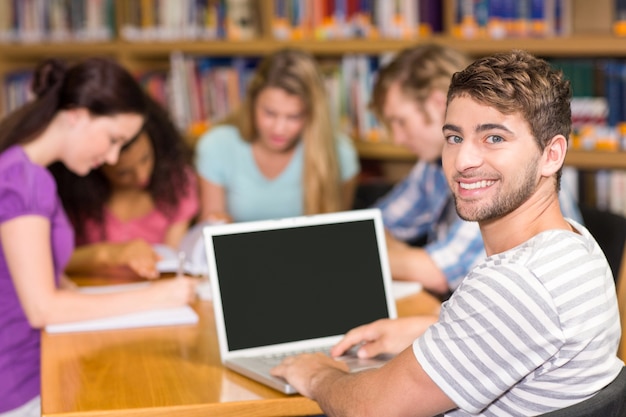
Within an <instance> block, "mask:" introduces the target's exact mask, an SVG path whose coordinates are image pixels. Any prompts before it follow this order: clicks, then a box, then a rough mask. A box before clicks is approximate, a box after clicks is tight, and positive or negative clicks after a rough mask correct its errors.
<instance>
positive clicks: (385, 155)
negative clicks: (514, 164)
mask: <svg viewBox="0 0 626 417" xmlns="http://www.w3.org/2000/svg"><path fill="white" fill-rule="evenodd" d="M355 146H356V149H357V152H358V154H359V157H361V158H362V159H377V160H382V161H415V160H417V158H416V157H415V155H414V154H412V153H411V152H409V151H408V150H406V149H404V148H403V147H400V146H397V145H394V144H392V143H386V142H379V143H369V142H363V141H355ZM565 164H566V165H568V166H573V167H576V168H580V169H590V170H595V169H625V170H626V152H608V151H606V152H604V151H581V150H572V149H570V150H569V151H568V152H567V157H566V158H565Z"/></svg>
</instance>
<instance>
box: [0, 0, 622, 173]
mask: <svg viewBox="0 0 626 417" xmlns="http://www.w3.org/2000/svg"><path fill="white" fill-rule="evenodd" d="M112 1H114V2H115V3H114V4H115V7H116V20H117V22H118V26H119V23H120V21H121V19H122V18H123V17H122V16H121V14H122V12H121V11H122V10H124V7H126V6H127V4H128V2H131V1H137V2H139V0H112ZM570 1H571V2H572V34H571V36H566V37H551V38H509V39H499V40H492V39H471V40H466V39H458V38H456V37H454V36H452V35H451V34H450V29H449V28H450V26H451V22H452V19H453V16H452V15H451V13H452V12H451V10H452V5H453V4H454V0H443V14H444V19H443V20H444V21H443V27H444V31H443V33H441V34H436V35H433V36H431V37H428V38H419V39H415V40H397V39H365V40H364V39H333V40H332V41H328V40H275V39H273V37H272V31H271V25H272V13H273V1H272V0H257V1H256V2H255V3H254V4H255V5H256V7H258V26H259V28H260V29H259V33H258V35H257V36H255V37H254V38H252V39H249V40H187V41H186V40H183V41H178V40H172V41H128V40H125V39H124V38H122V37H121V35H120V33H119V32H117V33H115V35H114V36H113V38H112V39H111V40H107V41H98V42H94V41H91V42H82V41H68V42H61V43H59V42H43V43H41V42H40V43H0V76H3V77H4V76H5V75H6V74H8V73H10V72H13V71H16V70H19V69H32V68H33V66H34V65H35V64H36V63H37V62H39V61H40V60H41V59H42V58H45V57H60V58H64V59H70V60H71V59H76V58H79V57H84V56H89V55H102V56H110V57H113V58H115V59H117V60H118V61H119V62H120V63H122V64H123V65H124V66H126V67H127V68H129V69H130V70H131V71H134V72H140V71H146V70H152V69H162V70H167V69H168V67H169V63H170V61H169V59H170V53H171V52H172V51H180V52H182V53H183V54H188V55H191V56H261V55H264V54H267V53H270V52H272V51H274V50H276V49H279V48H283V47H295V48H301V49H304V50H307V51H309V52H311V53H313V54H314V55H316V56H319V57H341V56H343V55H345V54H371V55H376V54H381V53H385V52H394V51H398V50H400V49H403V48H405V47H408V46H411V45H414V44H416V43H418V42H421V41H434V42H437V43H441V44H444V45H449V46H452V47H455V48H457V49H460V50H462V51H465V52H466V53H468V54H469V55H470V56H474V57H479V56H483V55H487V54H490V53H493V52H498V51H507V50H510V49H512V48H523V49H526V50H528V51H529V52H531V53H533V54H536V55H538V56H542V57H546V58H560V57H565V58H572V57H576V58H578V57H590V58H596V57H597V58H602V57H612V58H626V39H624V38H619V37H616V36H614V35H613V34H612V33H611V24H612V21H613V1H614V0H596V1H593V2H589V1H587V0H570ZM4 89H5V87H4V85H2V86H0V90H2V91H0V92H1V93H2V95H3V96H4V93H5V92H4ZM3 106H4V103H3ZM356 143H357V149H358V151H359V154H360V155H361V157H362V158H364V159H373V160H381V161H387V162H389V163H394V162H405V163H406V162H411V161H414V159H415V158H414V157H413V156H412V155H411V154H409V153H408V152H406V151H405V150H403V149H401V148H398V147H396V146H394V145H392V144H388V143H365V142H361V141H358V140H357V141H356ZM566 162H567V164H568V165H572V166H576V167H580V168H584V169H602V168H611V169H626V152H600V151H570V153H569V155H568V157H567V160H566Z"/></svg>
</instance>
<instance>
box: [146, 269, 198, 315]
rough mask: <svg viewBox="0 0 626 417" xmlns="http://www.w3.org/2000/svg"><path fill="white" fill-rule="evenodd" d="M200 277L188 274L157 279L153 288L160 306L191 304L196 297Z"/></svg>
mask: <svg viewBox="0 0 626 417" xmlns="http://www.w3.org/2000/svg"><path fill="white" fill-rule="evenodd" d="M197 282H198V279H197V278H192V277H189V276H186V275H183V276H181V277H176V278H168V279H162V280H159V281H156V282H154V283H153V284H152V287H151V290H152V292H153V295H154V296H155V297H157V298H156V302H157V304H158V305H159V306H161V307H164V308H167V307H178V306H181V305H184V304H189V303H191V302H192V301H194V300H195V299H196V285H197Z"/></svg>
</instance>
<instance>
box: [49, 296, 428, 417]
mask: <svg viewBox="0 0 626 417" xmlns="http://www.w3.org/2000/svg"><path fill="white" fill-rule="evenodd" d="M397 305H398V314H399V315H400V316H406V315H410V314H419V313H432V312H435V311H437V309H438V307H439V302H438V301H437V300H436V299H435V298H434V297H432V296H431V295H429V294H427V293H424V292H422V293H419V294H415V295H412V296H409V297H406V298H404V299H401V300H399V301H398V302H397ZM193 307H194V309H195V310H196V311H197V313H198V315H199V317H200V321H199V323H198V324H197V325H188V326H169V327H154V328H143V329H126V330H114V331H113V330H112V331H98V332H85V333H65V334H48V333H46V332H42V336H41V350H42V353H41V356H42V363H41V367H42V372H41V377H42V382H41V384H42V393H41V396H42V414H43V416H65V417H67V416H72V417H74V416H89V417H99V416H125V417H133V416H141V417H144V416H173V415H175V416H183V417H193V416H208V415H210V416H222V417H224V416H226V417H228V416H237V417H252V416H259V417H261V416H297V415H311V414H316V413H320V412H321V410H320V408H319V407H318V405H317V403H315V402H314V401H311V400H309V399H307V398H305V397H302V396H300V395H284V394H282V393H279V392H278V391H275V390H273V389H271V388H267V387H265V386H264V385H261V384H259V383H257V382H255V381H252V380H250V379H248V378H246V377H244V376H241V375H239V374H237V373H235V372H232V371H230V370H227V369H226V368H224V367H223V366H222V365H221V363H220V358H219V348H218V344H217V339H216V331H215V323H214V319H213V307H212V304H211V302H209V301H198V302H197V303H195V305H194V306H193Z"/></svg>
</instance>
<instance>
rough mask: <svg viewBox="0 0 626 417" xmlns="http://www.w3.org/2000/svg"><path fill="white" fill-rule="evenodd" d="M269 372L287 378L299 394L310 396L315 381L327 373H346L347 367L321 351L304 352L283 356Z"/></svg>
mask: <svg viewBox="0 0 626 417" xmlns="http://www.w3.org/2000/svg"><path fill="white" fill-rule="evenodd" d="M270 372H271V374H272V375H273V376H277V377H281V378H284V379H285V380H287V382H289V384H290V385H291V386H293V387H294V388H295V389H296V390H297V391H298V392H299V393H300V394H302V395H304V396H306V397H309V398H312V394H313V391H314V390H315V382H316V381H320V380H322V379H324V377H325V376H328V375H329V373H339V374H346V373H348V372H349V369H348V365H346V364H345V363H344V362H342V361H338V360H335V359H333V358H331V357H330V356H327V355H325V354H323V353H305V354H302V355H297V356H289V357H287V358H285V359H284V360H283V361H282V362H281V364H280V365H278V366H276V367H274V368H273V369H272V370H271V371H270ZM313 375H315V378H313Z"/></svg>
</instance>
